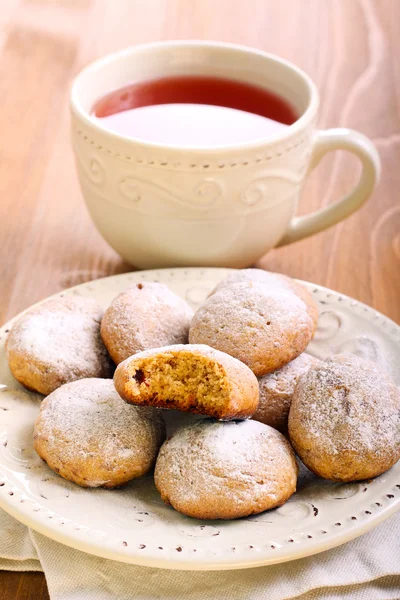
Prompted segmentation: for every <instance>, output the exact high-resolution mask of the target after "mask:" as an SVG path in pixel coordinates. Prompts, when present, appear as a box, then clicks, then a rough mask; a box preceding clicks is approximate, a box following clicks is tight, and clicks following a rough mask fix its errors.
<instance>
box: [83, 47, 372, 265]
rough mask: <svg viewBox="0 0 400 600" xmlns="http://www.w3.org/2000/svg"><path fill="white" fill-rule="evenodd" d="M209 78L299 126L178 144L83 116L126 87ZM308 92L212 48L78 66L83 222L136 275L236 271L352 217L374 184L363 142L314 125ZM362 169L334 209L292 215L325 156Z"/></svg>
mask: <svg viewBox="0 0 400 600" xmlns="http://www.w3.org/2000/svg"><path fill="white" fill-rule="evenodd" d="M189 74H190V75H213V76H217V77H225V78H230V79H235V80H240V81H244V82H247V83H251V84H256V85H258V86H264V87H266V88H268V89H270V90H272V91H274V92H276V93H277V94H278V95H280V96H281V97H283V98H285V99H287V100H288V101H289V102H290V103H291V104H292V105H293V106H294V108H295V109H296V110H297V113H298V114H299V115H300V118H299V119H298V120H297V121H296V122H295V123H294V124H293V125H291V126H290V127H287V128H286V129H283V130H282V132H279V133H278V134H274V135H272V136H271V137H268V138H267V139H260V140H259V141H257V142H252V143H245V144H237V145H230V146H218V147H211V148H194V147H193V148H179V147H177V146H164V145H161V144H155V143H149V142H145V141H143V140H140V139H135V138H131V137H125V136H123V135H119V134H116V133H113V132H112V131H110V130H107V129H106V128H105V127H104V126H102V124H101V121H100V120H94V119H93V118H91V116H90V114H91V110H92V108H93V105H94V104H95V102H96V101H97V100H98V99H99V98H101V97H102V96H104V95H105V94H106V93H108V92H110V91H111V90H113V89H116V88H120V87H122V86H124V85H126V84H127V83H129V82H131V81H135V80H136V81H137V80H149V79H154V78H159V77H165V76H169V75H189ZM318 105H319V97H318V91H317V89H316V87H315V85H314V83H313V82H312V81H311V79H310V78H309V77H308V76H307V75H306V74H305V73H303V72H302V71H301V70H300V69H298V68H297V67H295V66H294V65H292V64H290V63H289V62H287V61H285V60H282V59H281V58H278V57H277V56H273V55H271V54H266V53H265V52H261V51H259V50H254V49H252V48H247V47H243V46H236V45H232V44H224V43H215V42H199V41H184V42H156V43H152V44H145V45H141V46H135V47H132V48H128V49H127V50H124V51H122V52H118V53H117V54H112V55H110V56H106V57H105V58H102V59H100V60H98V61H96V62H94V63H92V64H91V65H89V66H88V67H86V68H85V69H84V70H83V71H82V72H81V73H80V74H79V75H78V76H77V78H76V79H75V81H74V84H73V87H72V92H71V109H72V136H73V147H74V151H75V156H76V164H77V169H78V174H79V180H80V184H81V188H82V192H83V196H84V198H85V201H86V204H87V206H88V209H89V212H90V214H91V216H92V218H93V221H94V223H95V225H96V226H97V228H98V230H99V231H100V233H101V234H102V235H103V237H104V238H105V239H106V240H107V241H108V243H109V244H110V245H111V246H112V247H113V248H114V249H115V250H116V251H117V252H118V253H119V254H120V255H121V256H123V257H124V258H125V259H126V260H127V261H128V262H130V263H131V264H133V265H135V266H136V267H139V268H156V267H167V266H169V267H172V266H185V265H204V266H206V265H207V266H224V267H238V268H240V267H245V266H249V265H251V264H252V263H253V262H254V261H255V260H257V259H258V258H260V257H261V256H262V255H263V254H265V253H266V252H267V251H268V250H270V249H271V248H273V247H274V246H282V245H284V244H289V243H291V242H295V241H297V240H300V239H302V238H304V237H307V236H309V235H312V234H314V233H317V232H318V231H321V230H323V229H326V228H327V227H331V226H332V225H334V224H335V223H338V222H339V221H341V220H342V219H345V218H346V217H347V216H349V215H350V214H351V213H353V212H354V211H355V210H357V209H358V208H359V207H360V206H361V205H362V204H363V203H364V202H365V201H366V200H367V198H368V197H369V196H370V194H371V192H372V190H373V188H374V186H375V184H376V183H377V180H378V178H379V172H380V163H379V156H378V154H377V151H376V149H375V147H374V145H373V144H372V142H371V141H370V140H369V139H368V138H366V137H365V136H364V135H362V134H361V133H357V132H355V131H352V130H349V129H329V130H326V131H319V130H317V129H316V120H317V116H318ZM338 149H341V150H348V151H350V152H352V153H353V154H355V155H356V156H357V157H358V158H359V160H360V161H361V165H362V172H361V176H360V180H359V182H358V184H357V185H356V187H355V188H354V189H353V190H352V191H351V192H350V193H349V194H348V195H347V196H345V197H344V198H343V199H342V200H340V201H339V202H337V203H336V204H334V205H331V206H328V207H327V208H324V209H322V210H319V211H317V212H314V213H312V214H310V215H307V216H304V217H296V216H295V213H296V208H297V202H298V198H299V194H300V191H301V189H302V186H303V183H304V180H305V178H306V177H307V174H308V173H309V172H310V171H311V170H312V169H314V167H315V166H316V165H317V164H318V162H319V161H320V159H321V158H322V157H323V156H324V155H325V154H326V153H327V152H330V151H331V150H338Z"/></svg>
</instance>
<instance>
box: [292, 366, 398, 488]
mask: <svg viewBox="0 0 400 600" xmlns="http://www.w3.org/2000/svg"><path fill="white" fill-rule="evenodd" d="M289 436H290V440H291V442H292V444H293V446H294V448H295V450H296V452H297V453H298V455H299V456H300V458H301V460H302V461H303V462H304V464H305V465H306V466H307V467H308V468H309V469H310V470H311V471H314V473H316V474H317V475H319V476H320V477H324V478H325V479H332V480H334V481H357V480H360V479H369V478H370V477H375V476H376V475H380V474H381V473H383V472H384V471H387V470H388V469H390V467H391V466H392V465H394V464H395V463H396V462H397V461H398V460H399V458H400V393H399V390H398V389H397V388H396V386H395V385H394V383H393V382H392V381H391V379H390V377H389V376H388V375H387V374H386V373H385V372H384V371H383V370H382V367H380V366H378V365H377V364H375V363H372V362H370V361H366V360H363V359H361V358H359V357H357V356H353V355H350V354H348V355H347V354H346V355H345V354H338V355H336V356H332V357H331V358H327V359H326V360H325V361H323V362H321V363H320V364H317V365H315V366H314V367H311V369H310V370H309V371H308V372H307V373H306V374H305V375H303V376H302V377H300V379H299V381H298V383H297V386H296V389H295V392H294V395H293V399H292V405H291V407H290V412H289Z"/></svg>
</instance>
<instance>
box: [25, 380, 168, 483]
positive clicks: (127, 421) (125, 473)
mask: <svg viewBox="0 0 400 600" xmlns="http://www.w3.org/2000/svg"><path fill="white" fill-rule="evenodd" d="M164 439H165V427H164V421H163V418H162V415H161V411H158V410H156V409H153V408H142V407H138V406H128V404H126V403H125V402H124V401H123V400H121V398H120V397H119V396H118V394H117V392H116V391H115V389H114V385H113V382H112V380H111V379H81V380H80V381H74V382H73V383H68V384H67V385H63V386H62V387H60V388H58V389H57V390H56V391H55V392H53V393H52V394H50V395H49V396H48V397H47V398H46V399H45V400H44V401H43V402H42V405H41V408H40V414H39V417H38V418H37V420H36V423H35V428H34V444H35V450H36V452H37V453H38V454H39V456H40V457H41V458H43V460H45V461H46V462H47V464H48V465H49V467H50V468H51V469H53V471H55V472H56V473H58V474H59V475H61V477H64V478H65V479H69V480H70V481H73V482H74V483H77V484H78V485H81V486H83V487H104V488H113V487H116V486H120V485H122V484H124V483H126V482H127V481H129V480H131V479H134V478H135V477H140V475H143V474H144V473H147V471H149V470H150V469H151V468H152V467H153V465H154V462H155V459H156V456H157V452H158V449H159V447H160V445H161V444H162V442H163V440H164Z"/></svg>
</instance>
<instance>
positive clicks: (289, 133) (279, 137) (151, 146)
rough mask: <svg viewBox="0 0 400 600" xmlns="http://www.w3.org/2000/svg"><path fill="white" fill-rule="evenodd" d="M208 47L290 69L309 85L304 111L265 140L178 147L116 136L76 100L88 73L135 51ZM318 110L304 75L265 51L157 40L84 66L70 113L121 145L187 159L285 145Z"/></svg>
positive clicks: (314, 93) (74, 87)
mask: <svg viewBox="0 0 400 600" xmlns="http://www.w3.org/2000/svg"><path fill="white" fill-rule="evenodd" d="M190 46H194V47H209V48H226V49H228V50H229V49H232V50H239V51H242V52H250V53H251V54H253V55H258V56H261V57H264V58H267V59H268V60H272V61H275V62H277V63H280V64H281V65H283V66H285V67H287V68H289V69H290V70H292V71H293V72H295V73H297V75H299V76H300V77H301V78H302V79H303V81H305V83H306V84H307V86H308V89H309V92H310V101H309V103H308V106H307V108H306V110H305V111H304V112H303V114H302V115H301V116H300V117H299V118H298V119H297V120H296V121H295V122H294V123H292V125H288V126H287V127H286V128H285V129H284V130H283V131H282V132H279V133H276V134H273V135H271V136H268V137H266V138H260V139H259V140H256V141H250V142H241V143H235V144H221V145H218V146H215V145H214V146H202V147H196V146H179V145H168V144H161V143H157V142H149V141H146V140H144V139H142V138H137V137H133V136H127V135H123V134H121V133H116V132H114V131H112V130H110V129H108V128H106V127H104V126H102V125H101V124H100V123H99V122H97V121H95V120H93V119H92V118H91V116H90V114H88V112H87V111H86V110H85V109H84V108H83V106H82V103H81V102H80V99H79V92H78V86H79V84H80V83H81V80H82V79H83V78H84V77H85V75H86V74H87V73H90V72H91V71H94V70H99V69H101V68H102V66H103V65H106V64H109V63H111V62H114V61H118V60H119V59H121V58H124V57H126V56H129V55H131V54H133V53H135V52H137V51H140V50H143V49H147V48H149V49H151V48H159V47H167V48H173V47H190ZM318 107H319V93H318V89H317V87H316V85H315V83H314V82H313V80H312V79H311V77H310V76H309V75H307V73H305V71H303V70H302V69H300V68H299V67H297V66H296V65H295V64H293V63H292V62H290V61H288V60H286V59H284V58H281V57H280V56H278V55H276V54H273V53H271V52H264V51H263V50H259V49H257V48H253V47H251V46H246V45H243V44H233V43H229V42H218V41H210V40H170V41H156V42H148V43H144V44H137V45H135V46H128V47H127V48H124V49H123V50H118V51H117V52H112V53H110V54H107V55H105V56H103V57H101V58H98V59H96V60H94V61H92V62H91V63H89V64H88V65H87V66H86V67H84V68H83V69H82V70H81V71H80V72H79V73H78V75H76V77H75V78H74V80H73V82H72V86H71V91H70V110H71V112H72V113H73V114H74V115H75V116H76V117H78V118H79V119H80V120H81V121H83V122H84V123H85V125H86V126H87V127H88V128H89V129H92V130H95V131H98V132H101V134H102V135H104V136H106V137H107V138H108V139H110V140H111V141H114V142H124V143H129V144H135V145H137V146H140V147H142V148H144V149H147V150H149V151H151V150H154V151H163V152H169V153H171V152H179V153H181V152H182V151H184V152H185V154H187V155H188V156H192V155H195V154H196V155H198V154H199V153H202V154H204V153H205V154H207V155H210V154H217V153H218V154H219V153H221V152H229V151H238V150H239V151H250V150H257V149H261V148H263V147H265V145H266V144H268V145H272V144H275V143H277V142H285V141H287V140H288V139H290V138H291V137H293V136H294V135H297V134H298V133H300V132H301V131H302V130H304V129H305V128H306V127H307V125H308V124H309V123H310V121H311V120H312V119H313V117H314V116H315V114H316V113H317V110H318Z"/></svg>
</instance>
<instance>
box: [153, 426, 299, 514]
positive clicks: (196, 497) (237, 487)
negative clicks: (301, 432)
mask: <svg viewBox="0 0 400 600" xmlns="http://www.w3.org/2000/svg"><path fill="white" fill-rule="evenodd" d="M297 471H298V469H297V464H296V460H295V458H294V454H293V451H292V449H291V447H290V444H289V443H288V441H287V440H286V439H285V438H284V437H283V436H282V435H281V434H280V433H279V432H278V431H276V430H275V429H272V428H271V427H268V426H267V425H263V424H262V423H257V422H256V421H232V422H226V423H221V422H216V421H214V420H208V419H205V420H201V421H197V422H196V423H194V424H192V425H190V426H188V427H184V428H182V429H179V430H178V431H177V432H176V433H175V434H174V435H173V436H172V437H171V438H170V439H168V440H167V441H166V442H165V443H164V444H163V446H162V447H161V450H160V453H159V455H158V458H157V463H156V469H155V483H156V486H157V489H158V490H159V492H160V493H161V496H162V498H163V500H164V501H165V502H166V503H170V504H172V506H173V507H174V508H175V509H176V510H178V511H179V512H182V513H184V514H186V515H188V516H191V517H196V518H200V519H233V518H238V517H243V516H246V515H250V514H257V513H259V512H262V511H264V510H267V509H269V508H273V507H275V506H280V505H281V504H283V503H284V502H285V501H286V500H287V499H288V498H289V497H290V496H291V495H292V494H293V493H294V491H295V489H296V481H297Z"/></svg>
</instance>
